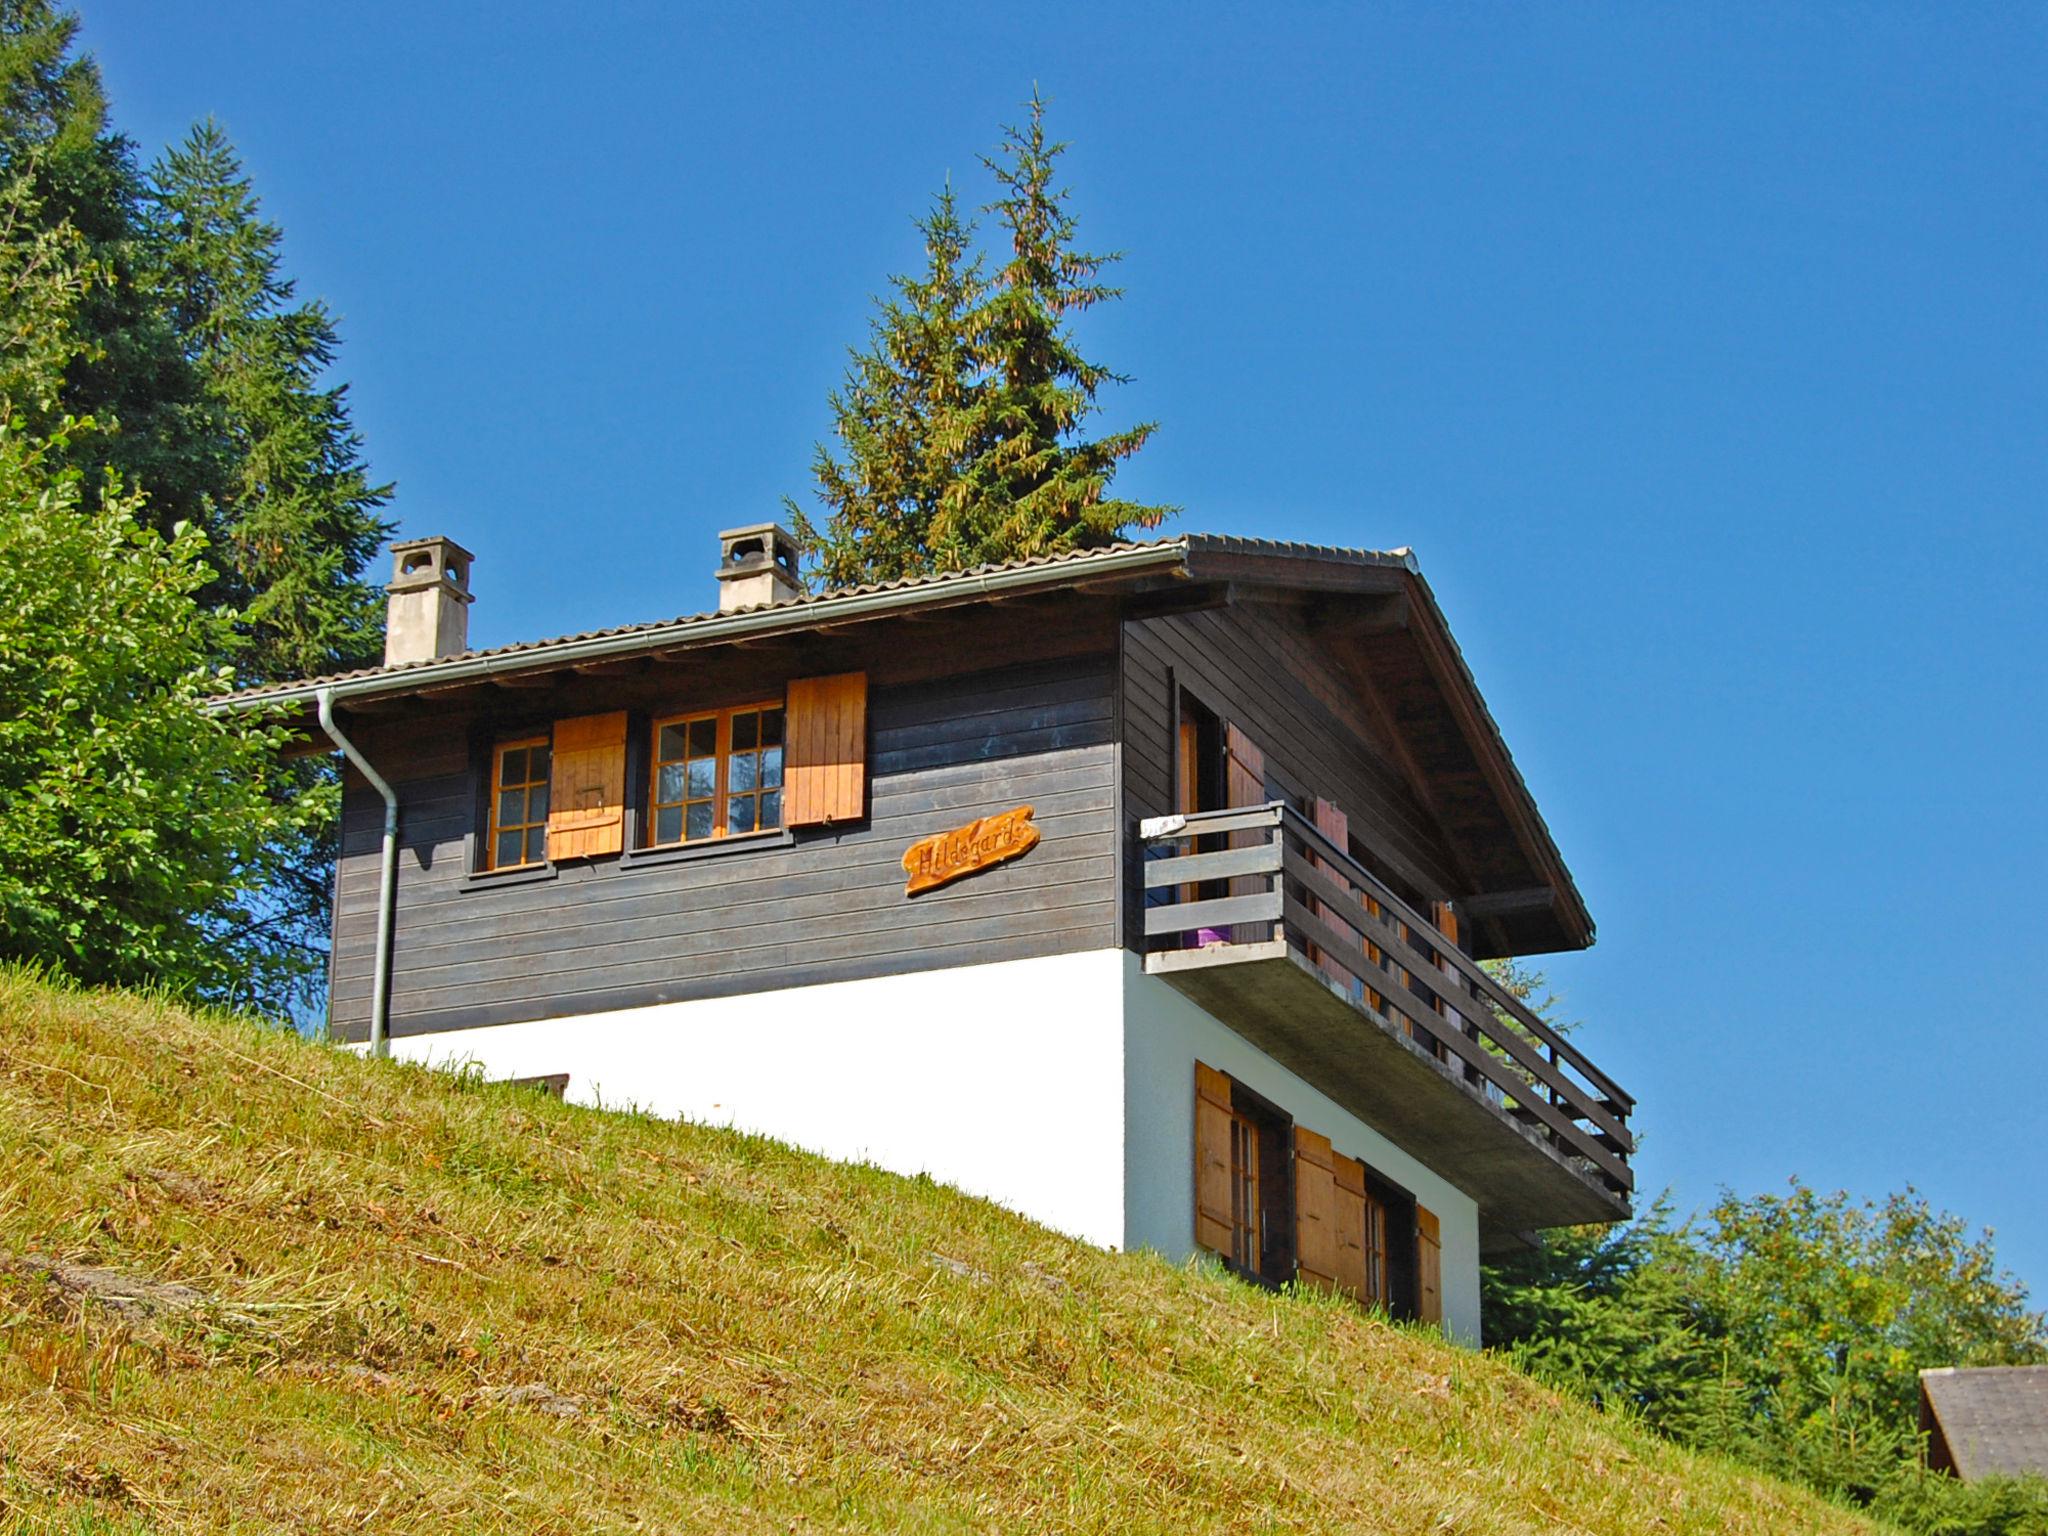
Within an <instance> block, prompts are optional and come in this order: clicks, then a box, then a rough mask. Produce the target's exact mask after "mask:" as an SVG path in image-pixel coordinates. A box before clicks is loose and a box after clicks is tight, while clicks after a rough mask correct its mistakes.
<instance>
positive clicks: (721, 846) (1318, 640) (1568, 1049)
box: [230, 525, 1634, 1338]
mask: <svg viewBox="0 0 2048 1536" xmlns="http://www.w3.org/2000/svg"><path fill="white" fill-rule="evenodd" d="M395 559H396V571H395V575H394V580H393V582H392V586H391V603H392V610H391V621H390V626H389V631H388V633H389V636H390V642H391V649H390V655H389V656H388V658H387V663H386V664H385V665H384V666H381V667H377V668H373V669H369V670H366V671H361V672H356V673H351V674H347V675H343V676H337V677H332V678H326V679H318V680H314V681H309V682H305V683H297V684H291V685H288V686H281V687H273V688H265V689H259V690H254V691H252V692H249V693H246V694H242V695H238V696H236V697H235V698H234V699H233V700H232V701H230V702H231V703H232V704H233V705H234V706H236V707H254V706H259V705H267V706H281V707H286V708H290V709H295V710H298V711H301V712H302V714H303V717H304V721H305V729H306V733H307V739H308V742H309V745H311V746H313V747H317V748H322V749H331V748H330V744H332V746H345V748H346V750H347V753H348V757H349V761H350V764H351V766H350V767H349V769H348V774H347V783H346V794H345V804H344V814H343V823H344V825H343V849H342V857H341V863H340V872H339V878H338V885H337V891H336V898H335V918H334V948H333V961H332V988H331V995H332V1028H333V1031H334V1033H335V1034H336V1035H338V1036H339V1037H341V1038H342V1039H345V1040H352V1041H368V1042H371V1043H372V1044H373V1046H374V1047H375V1048H378V1049H385V1048H389V1049H391V1050H394V1051H396V1052H399V1053H401V1054H405V1055H408V1056H412V1057H416V1058H419V1059H423V1060H431V1061H438V1062H447V1063H451V1064H452V1063H458V1062H465V1061H467V1062H473V1063H476V1064H479V1065H481V1067H482V1068H483V1069H484V1070H485V1071H487V1072H489V1073H491V1074H492V1075H502V1076H508V1077H512V1076H517V1077H539V1076H549V1075H560V1074H567V1077H568V1084H569V1087H568V1091H569V1093H570V1095H571V1096H572V1097H579V1098H584V1099H587V1100H601V1101H602V1102H604V1103H607V1104H625V1103H632V1104H637V1105H639V1106H642V1107H644V1108H647V1109H649V1110H652V1111H655V1112H658V1113H664V1114H682V1115H688V1116H690V1117H692V1118H697V1119H705V1120H711V1121H718V1122H729V1123H732V1124H736V1125H741V1126H744V1127H747V1128H749V1129H753V1130H758V1131H762V1132H766V1133H769V1134H773V1135H776V1136H780V1137H783V1138H786V1139H788V1140H790V1141H793V1142H796V1143H798V1144H801V1145H805V1146H809V1147H813V1148H815V1149H817V1150H820V1151H824V1152H827V1153H830V1154H832V1155H835V1156H841V1157H854V1158H870V1159H872V1160H874V1161H876V1162H878V1163H880V1164H882V1165H884V1166H887V1167H892V1168H896V1169H898V1170H900V1171H904V1172H918V1171H924V1172H929V1173H931V1174H932V1175H934V1176H936V1177H939V1178H943V1179H947V1180H949V1181H951V1182H954V1183H957V1184H959V1185H961V1186H962V1187H964V1188H966V1189H968V1190H970V1191H973V1192H976V1193H980V1194H985V1195H987V1196H989V1197H991V1198H993V1199H996V1200H999V1201H1002V1202H1003V1203H1005V1204H1008V1205H1010V1206H1012V1207H1014V1208H1016V1209H1018V1210H1021V1211H1024V1212H1025V1213H1027V1214H1029V1215H1032V1216H1034V1217H1037V1218H1039V1219H1042V1220H1044V1221H1047V1222H1049V1223H1051V1224H1053V1225H1055V1226H1058V1227H1061V1228H1063V1229H1065V1230H1067V1231H1070V1232H1073V1233H1075V1234H1076V1235H1079V1236H1081V1237H1084V1238H1087V1239H1090V1240H1092V1241H1095V1242H1098V1243H1101V1244H1104V1245H1107V1246H1116V1247H1132V1248H1136V1247H1153V1248H1156V1249H1159V1250H1162V1251H1164V1252H1166V1253H1168V1254H1171V1255H1176V1256H1178V1255H1182V1254H1186V1253H1190V1252H1193V1251H1196V1250H1208V1251H1211V1252H1213V1253H1215V1254H1216V1255H1218V1256H1219V1257H1220V1258H1221V1259H1222V1261H1223V1262H1225V1263H1227V1264H1229V1265H1231V1266H1232V1267H1234V1268H1236V1269H1237V1270H1239V1271H1240V1272H1241V1273H1243V1274H1244V1275H1246V1276H1247V1277H1249V1278H1253V1279H1256V1280H1259V1281H1262V1282H1267V1283H1279V1282H1284V1281H1287V1280H1291V1279H1295V1278H1297V1277H1298V1278H1304V1279H1307V1280H1310V1281H1313V1282H1315V1283H1320V1284H1325V1285H1329V1286H1332V1287H1335V1288H1338V1289H1341V1290H1344V1291H1346V1292H1348V1293H1350V1294H1352V1295H1355V1296H1357V1297H1358V1298H1359V1299H1360V1300H1362V1301H1364V1302H1367V1303H1370V1304H1375V1305H1381V1306H1384V1307H1387V1308H1388V1309H1390V1310H1391V1311H1393V1312H1395V1313H1397V1314H1403V1315H1412V1316H1422V1317H1428V1318H1436V1319H1440V1320H1442V1321H1443V1322H1444V1323H1445V1324H1446V1325H1447V1327H1448V1328H1449V1329H1450V1330H1451V1331H1452V1332H1454V1333H1456V1334H1458V1335H1460V1336H1463V1337H1468V1338H1472V1337H1476V1335H1477V1332H1478V1306H1479V1301H1478V1263H1479V1257H1480V1255H1481V1253H1482V1252H1485V1251H1492V1250H1498V1249H1502V1248H1506V1247H1510V1246H1512V1245H1514V1244H1516V1243H1518V1242H1521V1241H1523V1240H1525V1239H1526V1238H1527V1237H1528V1235H1529V1234H1531V1233H1533V1232H1534V1231H1536V1230H1537V1229H1540V1228H1543V1227H1546V1226H1552V1225H1559V1224H1564V1223H1581V1222H1598V1221H1611V1220H1617V1219H1620V1218H1623V1217H1625V1216H1627V1215H1628V1214H1629V1200H1630V1191H1631V1187H1632V1182H1633V1180H1632V1175H1631V1172H1630V1167H1629V1159H1630V1154H1631V1151H1632V1148H1633V1140H1632V1136H1631V1132H1630V1119H1631V1116H1632V1113H1633V1108H1634V1105H1633V1101H1632V1100H1631V1099H1630V1097H1629V1096H1628V1094H1627V1093H1625V1092H1624V1091H1623V1090H1622V1089H1621V1088H1620V1087H1619V1086H1618V1085H1617V1084H1616V1083H1615V1082H1614V1081H1613V1080H1612V1079H1611V1078H1610V1077H1608V1076H1607V1074H1606V1073H1604V1072H1603V1071H1602V1070H1601V1069H1600V1068H1599V1067H1598V1066H1597V1065H1595V1063H1594V1062H1593V1060H1592V1059H1591V1057H1590V1056H1589V1054H1588V1053H1587V1051H1586V1050H1585V1049H1583V1048H1582V1047H1581V1046H1580V1045H1579V1044H1577V1043H1575V1042H1574V1041H1572V1040H1567V1039H1565V1038H1562V1037H1561V1036H1559V1035H1558V1034H1556V1033H1555V1032H1554V1031H1553V1030H1551V1029H1550V1028H1548V1027H1547V1026H1546V1025H1545V1024H1544V1023H1543V1022H1542V1021H1541V1020H1539V1019H1537V1018H1535V1017H1534V1016H1533V1015H1532V1014H1531V1013H1530V1012H1529V1011H1528V1010H1527V1009H1526V1008H1525V1007H1524V1006H1523V1005H1522V1003H1521V1002H1519V1001H1518V1000H1516V999H1515V998H1513V997H1511V996H1509V995H1508V994H1507V993H1505V992H1504V991H1503V990H1502V989H1501V988H1500V987H1499V986H1497V985H1496V984H1495V983H1494V981H1493V980H1492V978H1491V977H1490V976H1489V975H1488V973H1487V972H1486V970H1485V969H1483V968H1482V967H1481V966H1480V965H1479V964H1478V962H1479V961H1481V960H1484V959H1487V958H1489V957H1494V956H1505V955H1527V954H1535V953H1542V952H1548V951H1555V950H1563V949H1576V948H1580V947H1583V946H1585V945H1587V944H1590V943H1591V942H1592V939H1593V923H1592V919H1591V918H1590V916H1589V915H1588V914H1587V911H1586V906H1585V903H1584V902H1583V901H1582V900H1581V898H1580V896H1579V893H1578V891H1577V890H1576V888H1575V887H1574V886H1573V883H1572V879H1571V876H1570V874H1569V873H1568V871H1567V870H1566V868H1565V864H1564V861H1563V859H1562V858H1561V857H1560V855H1559V853H1558V850H1557V848H1556V847H1555V845H1554V844H1553V842H1552V840H1551V837H1550V834H1549V833H1548V831H1547V830H1546V828H1545V826H1544V823H1543V818H1542V816H1541V815H1540V814H1539V813H1538V811H1537V808H1536V806H1535V804H1534V802H1533V801H1532V800H1531V798H1530V795H1529V792H1528V789H1527V788H1526V786H1525V785H1524V784H1523V782H1522V779H1521V777H1520V776H1519V774H1518V773H1517V772H1516V770H1515V766H1514V763H1513V760H1512V759H1511V757H1510V756H1509V753H1508V750H1507V747H1506V745H1505V744H1504V743H1503V741H1502V739H1501V735H1500V732H1499V730H1498V729H1497V728H1496V726H1495V724H1494V722H1493V719H1492V717H1491V716H1490V715H1489V713H1488V712H1487V708H1486V705H1485V703H1484V702H1483V701H1482V699H1481V698H1480V695H1479V691H1478V688H1477V686H1476V685H1475V684H1474V681H1473V679H1472V676H1471V674H1470V672H1469V671H1468V669H1467V668H1466V666H1465V663H1464V661H1463V659H1462V658H1461V656H1460V654H1459V651H1458V647H1457V645H1456V643H1455V641H1454V640H1453V639H1452V637H1451V634H1450V631H1449V629H1448V628H1447V627H1446V625H1445V622H1444V617H1443V614H1442V613H1441V611H1440V610H1439V609H1438V606H1437V603H1436V600H1435V598H1434V597H1433V596H1432V595H1431V592H1430V589H1429V587H1428V584H1427V583H1426V582H1425V581H1424V580H1423V578H1422V576H1421V574H1420V571H1419V569H1418V568H1417V565H1416V562H1415V560H1414V558H1413V557H1412V556H1411V555H1410V554H1408V553H1407V552H1406V551H1395V552H1392V553H1382V552H1375V551H1369V550H1353V549H1337V548H1325V547H1320V546H1311V545H1300V544H1281V543H1270V542H1265V541H1261V540H1252V539H1239V538H1224V537H1215V536H1209V535H1199V534H1189V535H1184V536H1179V537H1174V538H1165V539H1159V540H1155V541H1151V542H1145V543H1130V544H1122V545H1117V546H1114V547H1110V548H1105V549H1100V550H1092V551H1089V552H1086V553H1082V554H1074V555H1069V556H1062V557H1056V558H1047V559H1038V560H1024V561H1018V562H1016V563H1013V564H1009V565H1003V566H995V567H989V568H985V569H981V570H975V571H969V572H963V573H960V574H957V575H947V576H938V577H932V578H928V579H921V580H910V581H899V582H890V583H883V584H878V585H873V586H864V587H855V588H850V589H846V590H840V591H832V592H826V593H822V594H817V595H806V594H803V593H801V592H800V591H799V590H798V589H797V586H796V584H795V581H794V579H793V578H794V570H795V550H794V548H793V546H792V545H791V544H790V542H789V539H788V535H787V534H785V533H784V532H783V531H782V530H781V529H779V528H777V527H775V526H773V525H762V526H759V527H755V528H749V529H739V530H735V531H734V532H732V533H730V534H727V535H725V536H724V543H723V548H722V550H721V559H720V565H719V570H718V575H719V582H720V587H721V598H722V601H721V603H720V605H719V607H718V608H717V609H716V610H714V611H710V612H705V613H700V614H695V615H692V616H689V617H685V618H679V619H675V620H671V621H666V622H660V623H649V624H637V625H631V626H627V627H623V628H618V629H610V630H603V631H597V632H593V633H588V634H580V635H571V636H566V637H563V638H560V639H554V640H545V641H538V642H534V643H528V644H519V645H509V646H502V647H498V648H495V649H490V650H469V649H467V648H466V644H465V636H466V613H467V606H468V603H469V601H470V597H471V591H470V585H469V572H470V563H471V557H470V555H469V554H468V552H467V551H465V550H463V549H461V547H460V546H458V545H455V544H453V543H451V542H450V541H447V540H443V539H430V540H420V541H415V542H413V543H409V544H404V545H400V546H398V547H397V550H396V552H395Z"/></svg>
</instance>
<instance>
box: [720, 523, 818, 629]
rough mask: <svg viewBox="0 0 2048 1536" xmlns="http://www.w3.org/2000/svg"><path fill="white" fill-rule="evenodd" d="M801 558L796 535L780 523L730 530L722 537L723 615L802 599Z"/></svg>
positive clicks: (721, 587)
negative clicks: (740, 609)
mask: <svg viewBox="0 0 2048 1536" xmlns="http://www.w3.org/2000/svg"><path fill="white" fill-rule="evenodd" d="M800 555H801V549H800V548H799V546H798V544H797V542H796V535H794V534H793V533H791V532H790V531H789V530H788V529H787V528H785V527H783V526H782V524H780V523H749V524H747V526H746V527H744V528H728V529H726V530H725V531H724V532H723V533H721V534H719V536H718V608H719V612H721V613H730V612H732V611H734V610H735V609H739V608H751V607H755V606H758V605H760V604H764V603H786V602H789V601H790V600H791V599H792V598H796V597H801V596H802V595H803V583H802V582H801V581H800V580H799V579H798V576H797V561H798V559H799V557H800Z"/></svg>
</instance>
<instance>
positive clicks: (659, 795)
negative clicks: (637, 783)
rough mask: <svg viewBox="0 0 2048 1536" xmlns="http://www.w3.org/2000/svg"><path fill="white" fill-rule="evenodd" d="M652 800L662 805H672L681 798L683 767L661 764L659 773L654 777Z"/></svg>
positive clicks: (679, 764) (674, 764)
mask: <svg viewBox="0 0 2048 1536" xmlns="http://www.w3.org/2000/svg"><path fill="white" fill-rule="evenodd" d="M654 798H655V799H656V800H657V801H658V802H660V803H661V804H663V805H673V804H674V803H675V802H676V801H678V800H680V799H682V798H683V765H682V764H681V763H663V764H662V765H661V772H660V773H658V774H656V775H655V779H654Z"/></svg>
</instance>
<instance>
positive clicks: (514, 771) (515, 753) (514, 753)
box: [498, 747, 526, 784]
mask: <svg viewBox="0 0 2048 1536" xmlns="http://www.w3.org/2000/svg"><path fill="white" fill-rule="evenodd" d="M498 782H499V783H500V784H524V783H525V782H526V748H524V747H510V748H508V749H506V751H505V752H504V753H503V754H502V755H501V756H500V757H499V758H498Z"/></svg>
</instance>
